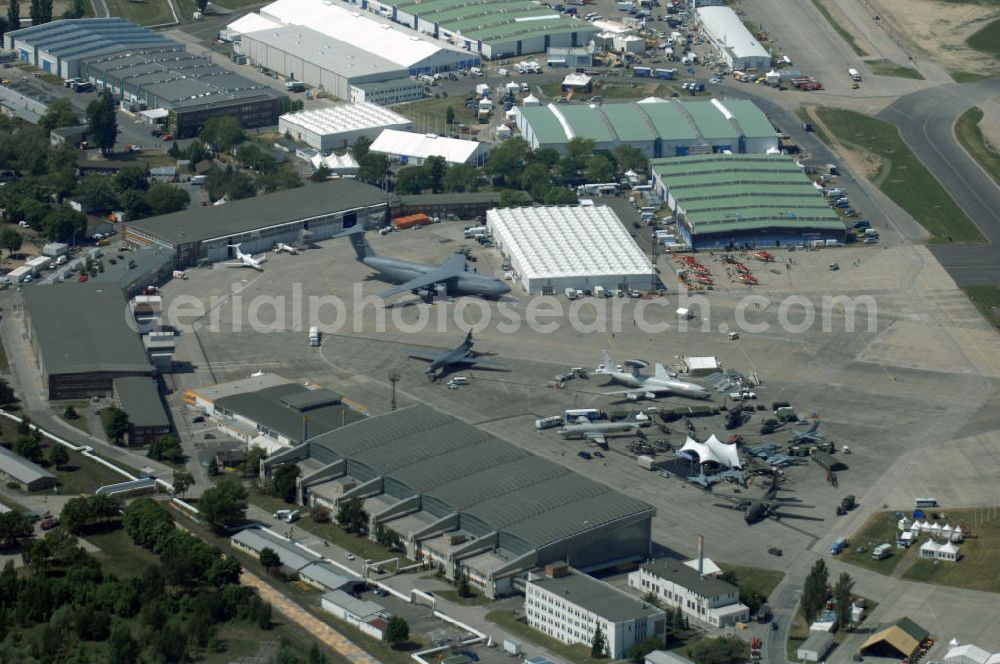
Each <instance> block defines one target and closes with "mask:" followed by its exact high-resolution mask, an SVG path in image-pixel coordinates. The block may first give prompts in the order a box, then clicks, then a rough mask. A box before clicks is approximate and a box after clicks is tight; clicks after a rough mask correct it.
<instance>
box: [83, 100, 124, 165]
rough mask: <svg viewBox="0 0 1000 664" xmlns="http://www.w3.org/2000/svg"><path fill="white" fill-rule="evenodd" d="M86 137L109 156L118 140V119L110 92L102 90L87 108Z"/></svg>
mask: <svg viewBox="0 0 1000 664" xmlns="http://www.w3.org/2000/svg"><path fill="white" fill-rule="evenodd" d="M87 136H88V138H89V140H90V142H91V143H93V144H94V145H96V146H97V147H98V148H100V150H101V153H102V154H104V155H105V156H107V155H109V154H111V150H112V149H113V148H114V147H115V140H116V139H117V138H118V118H117V116H116V115H115V98H114V95H112V94H111V91H110V90H103V91H102V92H101V94H100V96H99V97H98V98H97V99H95V100H94V101H92V102H90V104H89V105H88V106H87Z"/></svg>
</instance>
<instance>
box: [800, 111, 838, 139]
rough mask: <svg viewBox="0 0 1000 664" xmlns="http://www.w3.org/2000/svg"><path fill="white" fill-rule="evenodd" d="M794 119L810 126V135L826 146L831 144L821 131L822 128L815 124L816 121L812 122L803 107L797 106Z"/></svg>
mask: <svg viewBox="0 0 1000 664" xmlns="http://www.w3.org/2000/svg"><path fill="white" fill-rule="evenodd" d="M795 117H797V118H798V119H799V120H801V121H802V122H808V123H809V124H811V125H812V128H813V130H812V133H813V135H815V136H816V138H818V139H819V140H821V141H823V142H824V143H826V144H827V145H830V144H831V143H830V137H829V136H827V135H826V132H825V131H823V128H822V127H820V126H819V125H817V124H816V121H815V120H813V118H812V117H811V116H810V115H809V113H808V111H806V107H805V106H799V107H798V108H797V109H795Z"/></svg>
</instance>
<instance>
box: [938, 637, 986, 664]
mask: <svg viewBox="0 0 1000 664" xmlns="http://www.w3.org/2000/svg"><path fill="white" fill-rule="evenodd" d="M948 645H949V646H950V648H948V654H946V655H945V656H944V660H943V661H944V662H945V664H1000V652H997V653H990V652H988V651H986V650H983V649H982V648H980V647H979V646H977V645H975V644H972V643H966V644H965V645H959V644H958V641H956V640H955V639H952V640H951V642H950V643H949V644H948Z"/></svg>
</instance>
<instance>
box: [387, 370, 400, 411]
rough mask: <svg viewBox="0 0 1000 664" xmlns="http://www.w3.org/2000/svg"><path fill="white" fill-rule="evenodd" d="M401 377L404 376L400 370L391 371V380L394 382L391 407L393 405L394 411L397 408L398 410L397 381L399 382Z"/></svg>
mask: <svg viewBox="0 0 1000 664" xmlns="http://www.w3.org/2000/svg"><path fill="white" fill-rule="evenodd" d="M401 377H402V376H400V375H399V372H398V371H390V372H389V382H390V383H392V406H391V407H392V410H393V412H395V410H396V383H398V382H399V379H400V378H401Z"/></svg>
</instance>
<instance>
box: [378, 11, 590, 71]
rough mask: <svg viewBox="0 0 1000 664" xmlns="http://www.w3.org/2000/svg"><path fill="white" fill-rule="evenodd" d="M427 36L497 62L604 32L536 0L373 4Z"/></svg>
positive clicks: (581, 42) (583, 43) (586, 40)
mask: <svg viewBox="0 0 1000 664" xmlns="http://www.w3.org/2000/svg"><path fill="white" fill-rule="evenodd" d="M368 5H369V7H371V8H373V10H374V11H379V12H380V13H382V14H384V15H386V16H389V17H391V18H392V20H393V21H396V22H398V23H401V24H402V25H405V26H408V27H410V28H413V29H414V30H417V31H418V32H422V33H425V34H429V35H433V36H434V37H436V38H438V39H441V40H443V41H446V42H449V43H451V44H454V45H455V46H458V47H459V48H463V49H465V50H468V51H472V52H473V53H479V54H480V55H481V56H482V57H484V58H487V59H492V60H495V59H497V58H506V57H511V56H517V55H525V54H528V53H544V52H545V50H546V49H548V48H549V47H550V46H557V47H563V46H586V45H587V44H588V43H589V42H590V40H591V38H592V37H593V36H594V35H596V34H597V33H598V32H600V30H599V29H598V28H596V27H594V26H592V25H590V24H589V23H585V22H584V21H581V20H579V19H575V18H569V17H568V16H564V15H562V14H560V13H559V12H557V11H556V10H554V9H550V8H549V7H548V6H547V5H544V4H541V3H538V2H532V1H531V0H403V1H402V2H396V3H389V2H379V1H378V0H375V1H374V2H369V3H368Z"/></svg>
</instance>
